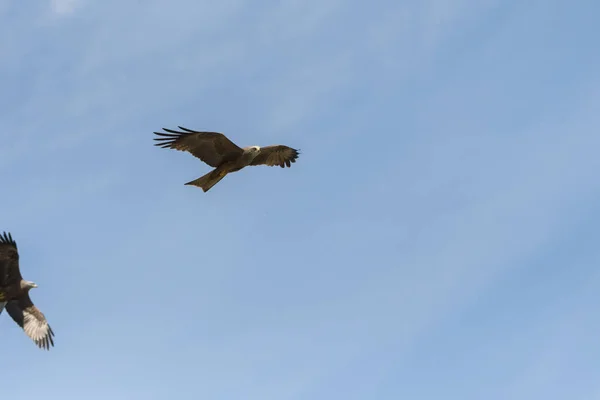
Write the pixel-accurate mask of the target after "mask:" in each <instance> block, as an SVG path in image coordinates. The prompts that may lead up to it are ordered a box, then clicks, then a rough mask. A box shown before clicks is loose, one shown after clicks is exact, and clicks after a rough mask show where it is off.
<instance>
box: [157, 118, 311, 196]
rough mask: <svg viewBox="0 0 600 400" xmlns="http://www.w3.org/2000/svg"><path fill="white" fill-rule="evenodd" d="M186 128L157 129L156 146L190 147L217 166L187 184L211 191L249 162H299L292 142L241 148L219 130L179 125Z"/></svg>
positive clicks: (180, 148)
mask: <svg viewBox="0 0 600 400" xmlns="http://www.w3.org/2000/svg"><path fill="white" fill-rule="evenodd" d="M179 129H181V130H182V131H184V132H179V131H174V130H171V129H166V128H163V130H165V131H166V132H169V133H163V132H154V134H156V135H158V136H162V137H160V138H155V139H154V140H157V141H159V143H156V144H155V146H160V147H162V148H168V149H175V150H180V151H187V152H189V153H191V154H192V155H194V156H195V157H197V158H199V159H200V160H202V161H203V162H205V163H206V164H208V165H209V166H211V167H213V168H214V169H213V170H212V171H211V172H209V173H207V174H205V175H204V176H202V177H200V178H198V179H195V180H193V181H191V182H188V183H186V185H194V186H198V187H200V188H202V190H203V191H204V192H207V191H208V190H210V188H212V187H213V186H214V185H216V184H217V183H218V182H219V181H220V180H221V179H223V178H224V177H225V176H226V175H227V174H230V173H232V172H236V171H239V170H241V169H242V168H245V167H247V166H249V165H267V166H270V167H273V166H280V167H281V168H285V167H286V166H287V167H290V166H291V165H292V163H295V162H296V159H297V158H298V155H299V154H300V153H299V150H296V149H293V148H291V147H288V146H283V145H274V146H266V147H259V146H249V147H244V148H241V147H239V146H238V145H236V144H235V143H233V142H232V141H231V140H229V139H228V138H227V137H226V136H225V135H224V134H222V133H219V132H207V131H194V130H191V129H187V128H184V127H181V126H179Z"/></svg>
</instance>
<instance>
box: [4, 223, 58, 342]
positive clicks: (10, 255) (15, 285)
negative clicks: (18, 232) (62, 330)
mask: <svg viewBox="0 0 600 400" xmlns="http://www.w3.org/2000/svg"><path fill="white" fill-rule="evenodd" d="M36 287H37V285H36V284H35V283H33V282H30V281H26V280H24V279H23V277H22V276H21V271H20V270H19V252H18V250H17V243H16V242H15V241H14V240H13V238H12V236H11V234H10V233H8V234H7V233H6V232H4V233H3V234H0V314H1V313H2V310H4V308H5V307H6V311H7V312H8V315H10V316H11V318H12V319H13V320H14V321H15V322H16V323H17V324H18V325H19V326H20V327H21V328H23V330H24V331H25V333H26V334H27V336H29V337H30V338H31V339H32V340H33V341H34V342H35V344H36V345H37V346H38V347H39V348H40V349H46V350H49V349H50V346H54V339H53V338H52V337H53V336H54V332H53V331H52V328H51V327H50V325H48V321H46V317H45V316H44V314H42V312H41V311H40V310H39V309H38V308H37V307H36V306H35V305H34V304H33V302H32V301H31V299H30V298H29V291H30V290H31V289H33V288H36Z"/></svg>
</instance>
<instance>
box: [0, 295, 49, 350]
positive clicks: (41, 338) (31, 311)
mask: <svg viewBox="0 0 600 400" xmlns="http://www.w3.org/2000/svg"><path fill="white" fill-rule="evenodd" d="M6 311H7V312H8V314H9V315H10V316H11V318H12V319H14V320H15V322H16V323H17V324H18V325H19V326H20V327H21V328H23V330H24V331H25V333H26V334H27V336H29V337H30V338H31V339H32V340H33V341H34V342H35V344H36V345H37V346H38V347H39V348H40V349H46V350H49V349H50V346H54V339H53V336H54V332H53V331H52V328H51V327H50V325H48V321H46V317H45V316H44V314H43V313H42V312H41V311H40V310H39V309H38V308H37V307H36V306H35V305H34V304H33V302H32V301H31V299H30V298H29V294H28V293H25V294H23V295H21V296H19V298H17V299H15V300H11V301H9V302H8V303H7V304H6Z"/></svg>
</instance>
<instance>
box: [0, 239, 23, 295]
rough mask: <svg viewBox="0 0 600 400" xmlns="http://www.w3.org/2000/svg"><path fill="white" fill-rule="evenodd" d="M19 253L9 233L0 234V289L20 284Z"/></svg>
mask: <svg viewBox="0 0 600 400" xmlns="http://www.w3.org/2000/svg"><path fill="white" fill-rule="evenodd" d="M21 278H22V276H21V271H20V270H19V251H18V250H17V243H16V242H15V241H14V239H13V238H12V235H11V234H10V233H6V232H3V233H2V234H0V287H5V286H10V285H14V284H18V283H19V282H21Z"/></svg>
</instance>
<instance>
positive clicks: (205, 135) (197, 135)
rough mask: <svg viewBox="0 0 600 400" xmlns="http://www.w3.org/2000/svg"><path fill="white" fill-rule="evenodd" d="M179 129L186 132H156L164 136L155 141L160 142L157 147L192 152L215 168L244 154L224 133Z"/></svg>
mask: <svg viewBox="0 0 600 400" xmlns="http://www.w3.org/2000/svg"><path fill="white" fill-rule="evenodd" d="M178 128H179V129H181V130H182V131H185V132H178V131H174V130H171V129H166V128H163V130H165V131H166V132H169V133H162V132H154V134H156V135H158V136H164V137H163V138H155V139H154V140H158V141H159V143H156V144H155V146H160V147H162V148H165V149H166V148H168V149H175V150H181V151H187V152H190V153H191V154H193V155H194V156H196V157H198V158H199V159H200V160H202V161H204V162H205V163H206V164H208V165H210V166H211V167H214V168H216V167H218V166H219V165H221V164H222V163H223V162H226V161H232V160H235V159H237V158H238V157H240V156H241V155H242V154H243V152H244V150H242V149H241V148H240V147H238V146H237V145H236V144H235V143H233V142H232V141H231V140H229V139H228V138H227V136H225V135H223V134H222V133H219V132H204V131H193V130H191V129H187V128H184V127H181V126H179V127H178Z"/></svg>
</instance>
